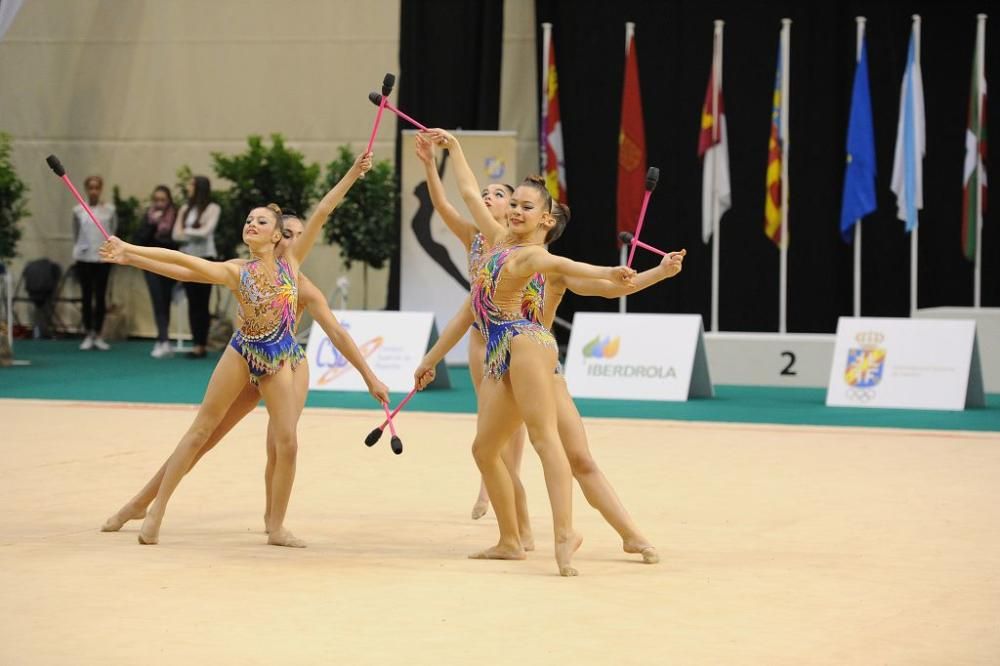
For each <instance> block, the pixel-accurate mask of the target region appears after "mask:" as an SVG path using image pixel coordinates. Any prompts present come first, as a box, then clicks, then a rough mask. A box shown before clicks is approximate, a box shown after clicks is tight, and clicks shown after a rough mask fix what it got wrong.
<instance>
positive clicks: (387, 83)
mask: <svg viewBox="0 0 1000 666" xmlns="http://www.w3.org/2000/svg"><path fill="white" fill-rule="evenodd" d="M394 85H396V75H395V74H390V73H386V75H385V78H384V79H382V94H383V95H385V96H389V95H390V94H392V87H393V86H394Z"/></svg>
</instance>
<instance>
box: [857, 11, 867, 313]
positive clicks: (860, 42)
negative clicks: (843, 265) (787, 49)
mask: <svg viewBox="0 0 1000 666" xmlns="http://www.w3.org/2000/svg"><path fill="white" fill-rule="evenodd" d="M854 20H855V22H856V23H857V28H858V36H857V46H856V54H855V65H857V64H859V63H860V62H861V48H862V46H864V42H865V21H866V20H867V19H866V18H865V17H864V16H855V17H854ZM854 316H855V317H860V316H861V219H858V220H857V221H856V222H855V223H854Z"/></svg>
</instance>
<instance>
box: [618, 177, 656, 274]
mask: <svg viewBox="0 0 1000 666" xmlns="http://www.w3.org/2000/svg"><path fill="white" fill-rule="evenodd" d="M659 179H660V170H659V169H657V168H656V167H649V171H647V172H646V194H645V195H644V196H643V197H642V210H640V211H639V222H638V223H637V224H636V225H635V238H633V239H632V249H631V250H629V252H628V262H627V263H626V264H625V265H626V266H628V267H629V268H631V267H632V257H633V256H635V246H636V245H638V244H639V233H640V232H641V231H642V222H643V220H644V219H646V206H648V205H649V197H650V196H651V195H652V194H653V190H655V189H656V181H658V180H659Z"/></svg>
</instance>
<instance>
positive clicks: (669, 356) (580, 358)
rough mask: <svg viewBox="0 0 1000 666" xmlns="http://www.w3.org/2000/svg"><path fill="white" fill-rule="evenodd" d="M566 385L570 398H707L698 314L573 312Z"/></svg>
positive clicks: (709, 388) (708, 381) (709, 393)
mask: <svg viewBox="0 0 1000 666" xmlns="http://www.w3.org/2000/svg"><path fill="white" fill-rule="evenodd" d="M566 383H567V385H568V386H569V392H570V395H572V396H573V397H574V398H614V399H618V400H673V401H684V400H687V399H688V398H707V397H711V396H712V395H713V391H712V382H711V379H710V378H709V374H708V359H707V357H706V356H705V340H704V330H703V328H702V324H701V316H700V315H659V314H624V315H623V314H604V313H598V312H577V313H576V315H575V316H574V317H573V332H572V334H571V335H570V338H569V350H568V351H567V352H566Z"/></svg>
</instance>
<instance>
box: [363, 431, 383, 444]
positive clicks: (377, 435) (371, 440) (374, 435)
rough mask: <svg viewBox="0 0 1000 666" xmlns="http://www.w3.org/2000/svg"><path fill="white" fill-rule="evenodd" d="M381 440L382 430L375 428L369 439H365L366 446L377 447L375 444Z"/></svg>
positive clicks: (369, 434)
mask: <svg viewBox="0 0 1000 666" xmlns="http://www.w3.org/2000/svg"><path fill="white" fill-rule="evenodd" d="M381 438H382V428H375V429H374V430H372V431H371V432H370V433H368V436H367V437H365V444H366V445H367V446H375V442H377V441H378V440H380V439H381Z"/></svg>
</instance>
